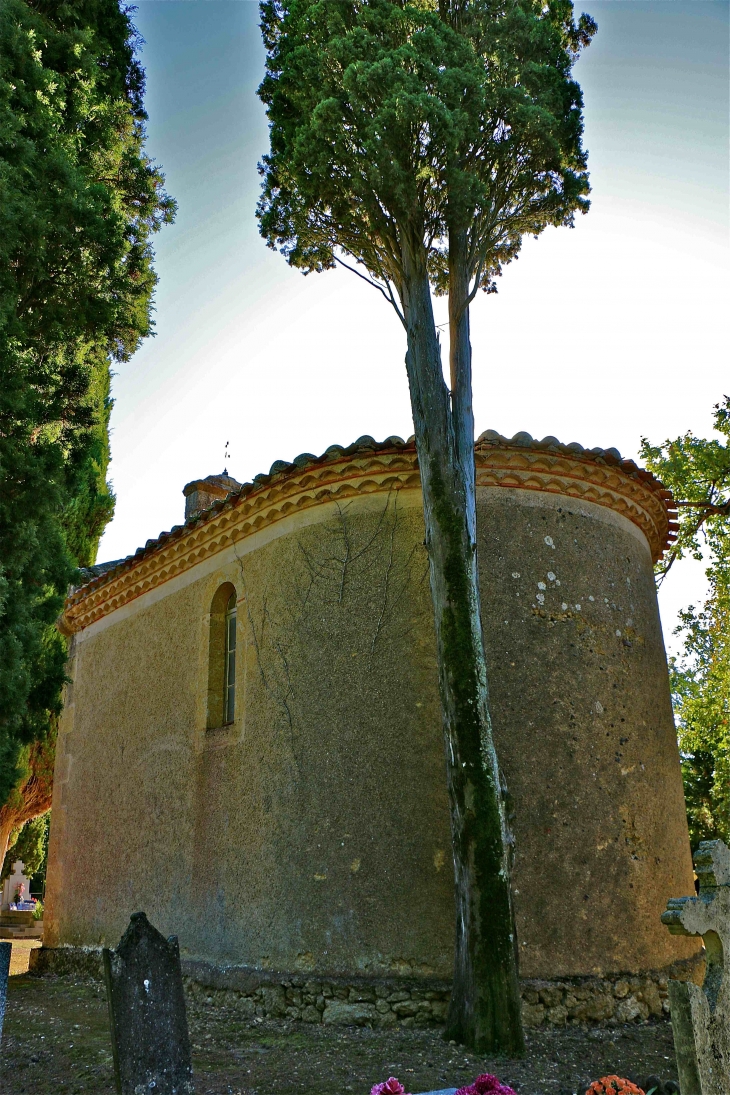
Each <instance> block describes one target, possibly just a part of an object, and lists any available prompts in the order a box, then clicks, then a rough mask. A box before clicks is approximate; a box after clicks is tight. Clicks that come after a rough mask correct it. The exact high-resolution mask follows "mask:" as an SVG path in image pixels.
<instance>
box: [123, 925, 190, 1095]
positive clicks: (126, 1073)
mask: <svg viewBox="0 0 730 1095" xmlns="http://www.w3.org/2000/svg"><path fill="white" fill-rule="evenodd" d="M103 955H104V977H105V980H106V991H107V999H108V1002H109V1021H110V1025H111V1035H112V1053H113V1056H114V1073H115V1076H116V1082H117V1091H118V1092H119V1095H192V1093H193V1091H194V1089H193V1082H192V1076H193V1069H192V1064H191V1060H190V1039H189V1037H188V1023H187V1016H186V1013H185V996H184V993H183V983H182V971H181V968H180V951H179V948H178V944H177V939H176V937H175V936H171V938H170V939H165V937H164V935H161V934H160V933H159V932H158V931H157V929H156V928H153V927H152V925H151V924H150V922H149V920H148V919H147V917H146V916H145V914H144V913H143V912H138V913H134V914H133V916H132V918H131V920H130V922H129V927H128V928H127V930H126V931H125V933H124V935H123V936H122V939H121V941H120V943H119V946H118V947H117V949H116V950H114V951H110V950H107V949H106V948H104V952H103Z"/></svg>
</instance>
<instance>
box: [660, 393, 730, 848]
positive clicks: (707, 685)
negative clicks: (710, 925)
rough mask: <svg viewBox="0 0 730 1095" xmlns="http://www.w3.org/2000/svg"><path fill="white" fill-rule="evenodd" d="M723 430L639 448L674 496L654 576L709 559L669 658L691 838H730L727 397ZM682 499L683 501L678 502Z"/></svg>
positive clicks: (719, 422)
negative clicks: (700, 594) (675, 506)
mask: <svg viewBox="0 0 730 1095" xmlns="http://www.w3.org/2000/svg"><path fill="white" fill-rule="evenodd" d="M714 425H715V429H716V430H717V432H718V433H719V434H720V435H721V437H724V438H726V439H727V440H726V441H725V442H724V443H723V441H722V440H721V439H719V438H711V439H709V440H705V439H704V438H700V437H695V436H694V435H693V434H692V433H687V434H685V435H684V436H683V437H678V438H676V439H675V440H674V441H665V442H664V444H663V445H659V446H653V445H650V444H649V443H648V442H647V441H646V440H645V441H644V442H643V446H642V456H643V458H644V460H645V461H646V463H647V465H648V467H649V468H650V469H651V470H652V471H653V472H654V473H655V475H657V476H659V478H660V479H661V480H662V482H663V483H664V484H665V485H666V486H667V487H669V488H671V490H672V492H673V494H674V497H675V499H676V500H677V502H678V503H679V513H680V521H679V535H678V539H677V543H676V545H675V546H674V547H673V548H672V549H671V551H670V552H669V553H668V555H667V557H666V559H665V560H664V561H663V562H662V563H660V564H659V566H658V568H657V569H658V571H659V580H660V581H661V579H662V578H663V576H664V575H665V574H666V573H667V571H668V570H669V568H670V567H671V566H672V564H673V563H674V562H675V560H677V559H681V558H682V556H683V555H686V554H689V555H691V556H692V557H694V558H695V559H705V560H707V561H709V566H708V568H707V576H708V579H709V583H710V589H709V596H708V597H707V599H706V601H705V603H704V605H703V606H702V607H701V608H700V609H697V608H696V607H695V606H693V605H690V607H689V608H687V609H686V610H685V611H684V612H682V613H681V614H680V624H679V627H678V628H677V634H681V635H682V636H683V640H684V650H683V652H682V656H681V657H680V658H676V659H673V661H672V664H671V666H670V670H671V678H672V694H673V700H674V710H675V715H676V718H677V734H678V738H679V748H680V753H681V756H682V772H683V775H684V795H685V799H686V802H687V818H688V821H689V829H690V838H691V841H692V846H693V847H696V846H697V844H698V843H699V842H700V841H701V840H710V839H713V838H715V837H721V838H722V839H723V840H725V841H726V842H727V843H730V399H729V398H728V397H727V396H726V397H725V399H724V400H723V402H722V403H721V404H719V405H718V406H717V407H716V408H715V416H714ZM682 503H684V504H682Z"/></svg>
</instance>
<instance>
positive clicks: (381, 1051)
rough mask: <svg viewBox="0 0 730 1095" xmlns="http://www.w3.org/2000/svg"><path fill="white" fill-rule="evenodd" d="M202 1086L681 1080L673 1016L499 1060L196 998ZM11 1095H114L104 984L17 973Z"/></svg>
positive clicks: (316, 1093)
mask: <svg viewBox="0 0 730 1095" xmlns="http://www.w3.org/2000/svg"><path fill="white" fill-rule="evenodd" d="M188 1016H189V1021H190V1034H191V1040H192V1043H193V1068H194V1072H195V1090H196V1095H274V1093H275V1095H322V1092H323V1091H326V1092H329V1093H331V1095H344V1093H348V1092H352V1093H353V1095H369V1092H370V1088H371V1086H372V1085H373V1084H374V1083H376V1082H377V1081H379V1080H384V1079H387V1077H388V1076H391V1075H395V1076H398V1077H399V1078H400V1080H401V1081H402V1082H403V1083H404V1084H405V1087H406V1091H410V1092H414V1093H415V1092H422V1091H429V1090H430V1089H434V1088H436V1089H438V1088H444V1087H458V1086H460V1085H462V1084H466V1083H467V1082H469V1081H470V1080H472V1079H473V1078H474V1077H475V1076H476V1075H477V1074H478V1073H480V1072H496V1073H497V1074H498V1075H499V1076H500V1077H501V1078H502V1079H504V1080H505V1081H507V1082H509V1083H510V1084H511V1085H512V1087H514V1089H515V1090H516V1091H517V1092H518V1093H519V1095H573V1092H575V1091H576V1090H577V1087H578V1084H579V1083H580V1081H585V1080H589V1079H596V1078H597V1077H599V1076H602V1075H606V1074H607V1073H618V1074H619V1075H623V1076H625V1075H627V1074H629V1075H631V1074H639V1075H648V1074H650V1073H654V1074H658V1075H659V1076H661V1077H662V1078H663V1079H676V1068H675V1063H674V1049H673V1043H672V1029H671V1025H670V1024H669V1022H667V1021H661V1020H659V1021H656V1022H649V1023H639V1024H628V1025H626V1026H616V1027H612V1028H608V1029H605V1030H585V1029H582V1028H580V1027H566V1028H563V1029H562V1030H544V1031H542V1030H535V1031H530V1032H529V1034H528V1053H527V1056H526V1058H525V1059H524V1060H522V1061H495V1060H494V1059H489V1058H484V1057H479V1056H477V1055H475V1054H471V1053H466V1052H464V1050H463V1049H462V1048H461V1047H459V1046H456V1045H450V1044H448V1043H446V1042H444V1041H443V1039H442V1038H441V1036H440V1033H439V1031H437V1030H416V1029H411V1030H404V1029H402V1028H398V1029H395V1030H370V1029H367V1028H352V1027H347V1028H343V1027H323V1026H309V1025H306V1024H304V1023H287V1022H285V1021H277V1020H263V1021H262V1020H250V1019H242V1018H241V1017H240V1015H237V1014H236V1013H235V1012H234V1011H233V1010H232V1009H228V1008H225V1007H218V1006H216V1005H215V1004H207V1003H206V1002H205V999H204V998H203V999H202V1000H200V1001H195V1002H193V1003H190V1004H189V1006H188ZM0 1092H1V1093H2V1095H59V1093H60V1092H64V1093H71V1095H76V1093H81V1092H93V1093H94V1095H114V1081H113V1073H112V1057H111V1047H110V1042H109V1026H108V1018H107V1009H106V997H105V993H104V986H103V985H101V984H98V983H95V982H88V981H86V982H79V981H73V980H70V979H68V978H60V977H59V978H54V977H47V978H33V977H28V976H16V977H12V978H11V980H10V985H9V991H8V1008H7V1012H6V1016H5V1031H4V1035H3V1045H2V1054H1V1055H0Z"/></svg>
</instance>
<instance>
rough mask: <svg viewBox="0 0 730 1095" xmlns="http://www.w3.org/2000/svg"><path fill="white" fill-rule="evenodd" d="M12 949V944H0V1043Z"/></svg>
mask: <svg viewBox="0 0 730 1095" xmlns="http://www.w3.org/2000/svg"><path fill="white" fill-rule="evenodd" d="M12 949H13V944H12V943H0V1042H2V1040H3V1022H4V1020H5V1005H6V1004H7V1002H8V974H9V973H10V953H11V951H12Z"/></svg>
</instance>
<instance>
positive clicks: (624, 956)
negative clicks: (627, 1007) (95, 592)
mask: <svg viewBox="0 0 730 1095" xmlns="http://www.w3.org/2000/svg"><path fill="white" fill-rule="evenodd" d="M567 489H568V488H566V490H567ZM478 493H479V497H478V519H479V559H480V570H481V583H482V594H483V598H484V605H485V615H484V632H485V640H486V646H487V656H488V662H489V673H490V684H491V702H492V713H493V721H494V728H495V737H496V743H497V749H498V753H499V756H500V760H501V763H502V765H503V767H504V771H505V775H506V780H507V784H508V788H509V792H510V800H509V808H510V814H511V823H512V826H513V829H514V834H515V863H514V891H515V906H516V913H517V928H518V939H519V944H520V962H521V975H522V976H523V977H525V978H543V979H544V978H548V979H559V978H566V977H602V976H609V975H612V974H618V973H623V972H629V973H634V974H638V973H642V972H645V971H650V970H657V969H662V968H664V967H667V966H668V965H669V964H670V963H672V962H673V961H676V960H680V959H684V958H689V957H691V956H692V955H694V954H696V952H697V944H696V943H695V942H693V941H692V940H682V939H676V938H672V937H670V936H668V935H667V933H666V932H665V930H664V929H663V928H662V925H661V924H660V922H659V914H660V913H661V911H662V909H663V908H664V906H665V904H666V900H667V898H668V897H669V896H675V895H677V894H679V893H689V892H691V889H692V873H691V860H690V851H689V843H688V838H687V828H686V821H685V816H684V803H683V796H682V786H681V777H680V770H679V759H678V754H677V747H676V741H675V736H674V729H673V723H672V714H671V706H670V698H669V688H668V679H667V671H666V661H665V656H664V648H663V642H662V635H661V629H660V625H659V618H658V612H657V605H656V594H655V590H654V583H653V577H652V560H651V552H650V548H649V544H648V542H647V539H646V536H645V534H644V532H642V531H641V530H640V528H639V527H637V524H636V522H635V521H632V520H630V519H629V518H628V517H627V516H624V515H622V514H620V513H617V512H615V510H614V509H611V508H609V507H608V506H606V505H601V504H598V503H597V502H595V501H591V500H589V499H587V498H583V499H577V498H575V497H569V496H567V495H563V494H560V493H559V492H558V491H557V490H552V491H546V490H534V489H530V488H529V487H525V486H509V485H499V486H495V485H482V486H480V487H479V492H478ZM420 506H421V500H420V492H419V491H418V490H417V489H414V487H413V484H412V481H411V482H410V483H408V484H405V483H403V482H398V481H397V480H395V481H394V480H393V479H392V478H391V479H390V480H380V482H379V483H378V484H377V485H376V487H374V488H373V489H372V490H371V491H369V492H368V493H365V494H362V493H361V494H358V495H355V494H353V495H351V496H350V497H347V496H345V497H344V498H343V499H342V500H340V501H332V500H328V499H327V498H326V497H325V498H323V500H322V501H321V502H318V503H317V504H314V505H310V506H308V508H306V509H305V510H303V511H299V512H292V513H290V514H289V515H288V516H285V517H282V518H281V519H280V520H279V521H278V523H276V524H272V525H268V526H266V527H264V526H263V525H260V526H259V527H258V529H257V530H254V531H252V532H251V533H250V534H249V535H248V536H247V537H240V538H238V539H234V538H232V539H233V542H232V543H229V544H228V546H220V548H218V549H217V550H216V551H213V552H212V553H209V554H207V555H206V556H205V557H202V558H201V561H199V562H197V563H194V564H193V565H190V566H188V567H187V569H184V570H181V571H180V572H178V573H177V574H176V575H175V576H172V577H169V578H166V579H165V580H164V581H160V582H158V584H157V585H155V586H154V587H152V586H151V587H150V588H149V590H148V591H147V592H143V593H142V594H141V595H139V596H137V597H136V599H133V600H130V601H128V602H127V603H120V607H117V608H115V609H113V610H112V611H109V612H108V613H107V614H105V615H100V616H99V617H98V618H97V619H96V620H95V622H91V623H90V624H88V625H87V626H85V627H83V628H81V629H80V630H78V632H77V634H76V635H75V636H74V640H73V650H72V659H71V675H72V677H73V684H72V685H71V686H69V690H68V697H67V704H66V709H65V712H64V717H63V723H62V727H61V732H60V735H59V744H58V759H57V770H56V784H55V791H54V806H53V811H54V812H53V826H52V835H51V857H50V863H49V871H48V900H47V910H46V925H47V927H46V938H45V944H46V946H51V947H57V946H64V945H70V946H80V945H82V946H98V945H100V944H101V943H107V944H108V943H110V942H115V941H116V940H117V939H118V937H119V935H120V934H121V932H122V930H123V928H124V926H125V924H126V923H127V921H128V918H129V915H130V913H131V912H133V911H135V910H136V909H144V910H145V911H146V912H147V914H148V916H149V918H150V920H151V921H152V922H153V923H154V924H155V925H156V926H157V927H158V928H159V929H160V930H161V931H163V932H164V933H165V934H172V933H175V934H177V935H178V936H179V939H180V947H181V953H182V955H183V957H184V958H187V959H189V960H193V959H195V960H199V961H203V962H208V963H213V964H214V965H218V966H222V965H237V966H244V967H254V968H256V969H260V970H281V971H289V972H291V973H296V974H297V976H301V975H303V974H306V973H312V975H315V974H317V975H318V974H324V973H332V974H348V973H353V974H357V975H359V976H362V975H365V976H367V975H370V976H379V977H382V976H389V977H392V976H407V977H411V978H413V977H414V976H415V977H418V976H421V977H424V978H429V977H436V978H442V979H448V977H449V975H450V972H451V963H452V953H453V916H454V908H453V881H452V868H451V860H450V837H449V819H448V806H447V800H446V790H445V780H444V762H443V746H442V738H441V729H440V716H439V704H438V690H437V678H436V665H435V656H434V640H433V626H432V620H431V604H430V596H429V588H428V572H427V558H426V552H425V548H424V546H423V537H424V532H423V519H422V514H421V509H420ZM201 556H203V553H202V551H201ZM223 583H231V584H232V585H233V586H234V587H235V590H236V593H237V597H238V629H239V630H238V635H239V640H238V645H237V682H238V684H237V703H236V717H235V721H234V723H233V724H232V725H231V726H229V727H224V728H221V729H213V730H207V729H206V725H207V717H206V694H207V688H208V639H209V632H210V619H209V612H210V607H211V604H212V602H213V598H214V596H215V593H216V590H217V589H219V588H220V586H221V585H222V584H223Z"/></svg>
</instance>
